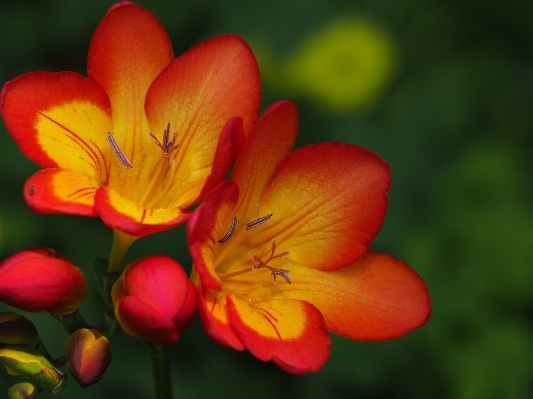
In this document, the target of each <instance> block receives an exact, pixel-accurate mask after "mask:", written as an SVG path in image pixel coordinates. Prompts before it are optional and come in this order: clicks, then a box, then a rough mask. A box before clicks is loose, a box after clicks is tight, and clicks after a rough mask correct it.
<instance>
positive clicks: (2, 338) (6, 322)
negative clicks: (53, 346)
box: [0, 312, 39, 347]
mask: <svg viewBox="0 0 533 399" xmlns="http://www.w3.org/2000/svg"><path fill="white" fill-rule="evenodd" d="M38 343H39V333H38V332H37V329H36V328H35V326H34V325H33V323H32V322H31V321H29V320H28V319H27V318H25V317H24V316H21V315H18V314H16V313H15V312H0V344H4V345H27V346H31V347H35V346H36V345H37V344H38Z"/></svg>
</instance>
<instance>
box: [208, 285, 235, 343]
mask: <svg viewBox="0 0 533 399" xmlns="http://www.w3.org/2000/svg"><path fill="white" fill-rule="evenodd" d="M198 311H199V313H200V318H201V319H202V324H203V325H204V328H205V331H206V333H207V335H209V337H210V338H211V339H212V340H213V341H215V342H217V343H219V344H221V345H225V346H229V347H230V348H233V349H236V350H238V351H242V350H244V345H243V344H242V342H241V340H240V339H239V337H237V335H235V331H233V329H232V328H231V326H230V323H229V319H228V313H227V309H226V305H225V304H224V303H223V302H221V301H220V299H219V298H218V297H216V296H215V295H214V294H213V292H212V291H211V290H210V289H209V288H205V287H202V285H200V286H199V287H198Z"/></svg>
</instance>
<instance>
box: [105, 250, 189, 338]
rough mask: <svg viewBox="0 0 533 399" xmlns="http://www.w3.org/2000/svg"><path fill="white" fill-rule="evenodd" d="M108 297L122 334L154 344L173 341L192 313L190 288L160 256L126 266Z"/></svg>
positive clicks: (179, 270) (173, 263)
mask: <svg viewBox="0 0 533 399" xmlns="http://www.w3.org/2000/svg"><path fill="white" fill-rule="evenodd" d="M111 297H112V299H113V305H114V306H115V315H116V317H117V320H118V321H119V323H120V325H121V326H122V328H123V329H124V331H126V332H127V333H128V334H130V335H133V336H136V337H140V338H144V339H146V340H148V341H151V342H153V343H155V344H157V345H169V344H171V343H173V342H175V341H177V340H178V339H179V336H180V335H181V334H182V333H183V332H184V331H185V330H187V329H188V328H189V326H190V325H191V323H192V320H193V318H194V315H195V313H196V289H195V287H194V285H193V284H192V283H191V282H190V280H189V279H188V278H187V274H185V271H184V270H183V268H182V267H181V265H180V264H179V263H178V262H176V261H175V260H173V259H171V258H169V257H167V256H163V255H153V256H147V257H144V258H141V259H138V260H136V261H135V262H132V263H130V264H129V265H128V266H126V268H125V269H124V272H123V273H122V275H121V276H120V277H119V279H118V280H117V281H116V282H115V284H114V285H113V289H112V291H111Z"/></svg>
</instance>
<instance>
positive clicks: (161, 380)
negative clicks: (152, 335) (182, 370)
mask: <svg viewBox="0 0 533 399" xmlns="http://www.w3.org/2000/svg"><path fill="white" fill-rule="evenodd" d="M146 342H147V343H148V347H149V349H150V360H151V361H152V375H153V379H154V388H155V397H156V398H158V399H173V398H174V395H173V394H172V379H171V377H170V361H169V357H168V354H169V352H170V349H172V345H166V346H161V345H156V344H154V343H152V342H149V341H146Z"/></svg>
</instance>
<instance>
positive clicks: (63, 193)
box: [24, 169, 99, 216]
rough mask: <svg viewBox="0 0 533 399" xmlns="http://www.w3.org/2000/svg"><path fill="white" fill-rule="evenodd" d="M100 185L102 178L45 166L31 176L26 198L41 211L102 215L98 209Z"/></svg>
mask: <svg viewBox="0 0 533 399" xmlns="http://www.w3.org/2000/svg"><path fill="white" fill-rule="evenodd" d="M98 187H99V185H98V182H96V181H94V180H92V179H90V178H89V177H87V176H86V175H84V174H81V173H76V172H73V171H70V170H63V169H45V170H41V171H39V172H37V173H35V174H34V175H33V176H32V177H30V178H29V179H28V181H27V182H26V184H25V186H24V198H25V199H26V202H27V203H28V206H29V207H30V208H31V209H33V210H34V211H35V212H38V213H69V214H76V215H83V216H98V214H97V213H96V211H95V210H94V193H95V192H96V190H97V189H98Z"/></svg>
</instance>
